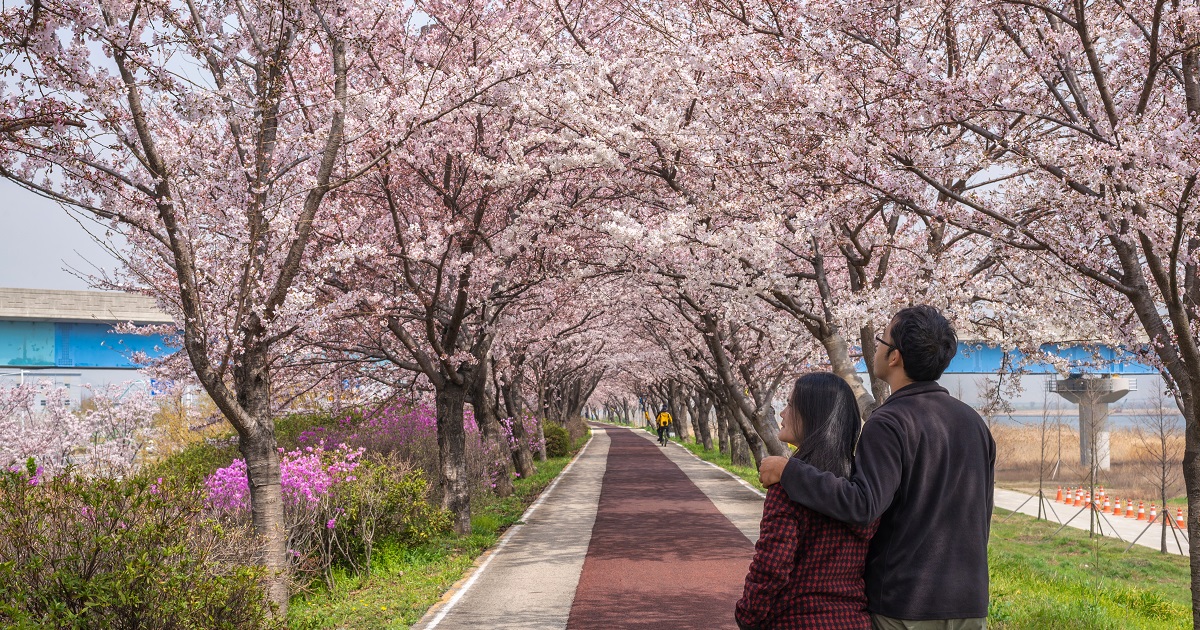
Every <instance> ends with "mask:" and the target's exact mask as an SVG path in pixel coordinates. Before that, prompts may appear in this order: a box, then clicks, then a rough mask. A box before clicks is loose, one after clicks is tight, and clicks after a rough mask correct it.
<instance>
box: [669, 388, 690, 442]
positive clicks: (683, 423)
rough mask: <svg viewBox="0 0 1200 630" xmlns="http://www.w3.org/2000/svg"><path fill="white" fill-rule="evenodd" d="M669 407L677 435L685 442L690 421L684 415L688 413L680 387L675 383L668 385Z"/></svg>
mask: <svg viewBox="0 0 1200 630" xmlns="http://www.w3.org/2000/svg"><path fill="white" fill-rule="evenodd" d="M667 407H668V408H669V409H670V412H671V421H672V422H671V424H673V425H674V426H673V427H672V429H673V430H674V431H675V435H676V436H677V437H678V438H679V441H680V442H683V441H685V440H686V439H687V437H688V422H687V420H686V419H685V418H683V417H682V416H683V415H684V414H686V413H687V410H686V409H685V408H684V406H683V404H682V401H681V400H680V397H679V387H678V386H677V385H676V384H675V383H674V382H672V383H670V385H668V386H667Z"/></svg>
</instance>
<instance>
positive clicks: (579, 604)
mask: <svg viewBox="0 0 1200 630" xmlns="http://www.w3.org/2000/svg"><path fill="white" fill-rule="evenodd" d="M592 432H593V437H592V439H591V441H590V442H589V443H588V444H587V446H585V447H584V449H583V450H582V451H581V452H580V454H579V455H578V456H577V457H576V459H575V461H573V462H572V463H571V464H570V466H568V468H567V469H565V470H564V471H563V473H562V475H560V476H559V478H558V480H556V481H555V482H554V484H553V485H551V486H550V487H549V488H547V489H546V491H545V492H544V493H543V494H542V497H541V498H539V499H538V501H537V502H536V503H534V504H533V505H532V506H530V508H529V510H528V511H527V512H526V513H525V515H524V517H523V518H522V521H523V524H522V525H519V526H517V527H514V528H512V529H511V530H509V532H508V533H507V534H506V535H505V536H504V537H503V538H502V539H501V541H500V543H499V544H498V545H497V546H496V547H495V548H494V549H493V550H492V551H491V552H489V553H487V554H485V555H484V556H483V557H481V558H480V560H479V562H478V565H477V568H476V569H474V570H473V571H472V572H471V573H469V574H468V575H467V576H466V577H464V578H463V580H462V581H460V582H459V584H457V585H455V586H454V587H453V588H452V589H451V590H450V592H449V593H447V594H446V597H444V598H443V600H442V602H441V603H440V604H438V605H437V606H435V607H434V608H432V609H430V611H429V612H428V613H427V614H426V615H425V617H424V618H423V619H422V620H421V621H420V622H419V623H417V624H416V625H415V626H413V627H414V628H420V629H422V630H432V629H434V628H437V629H439V630H452V629H453V630H460V629H462V630H465V629H468V628H470V629H471V630H477V629H478V628H527V629H542V628H545V629H551V628H553V629H556V630H560V629H564V628H570V629H572V630H574V629H592V628H679V629H687V628H736V627H737V624H736V623H735V622H734V621H733V605H734V603H735V602H736V601H737V599H738V598H739V597H741V593H742V585H743V582H744V580H745V577H746V570H747V568H748V567H749V566H750V559H751V558H752V556H753V555H754V541H755V540H757V539H758V522H759V518H760V517H761V516H762V500H763V497H762V495H761V493H759V492H758V491H757V490H754V489H753V488H752V487H750V486H749V485H747V484H745V483H744V482H742V481H741V480H739V479H734V478H733V477H732V476H730V475H729V474H728V473H726V472H725V471H723V470H721V469H719V468H717V467H715V466H712V465H710V464H707V463H705V462H702V461H700V460H699V459H697V458H696V457H694V456H692V455H691V453H689V452H687V451H686V450H685V449H683V448H682V447H680V446H679V445H677V444H674V443H672V444H670V445H669V446H667V447H665V448H663V447H659V446H658V444H657V443H656V442H654V437H653V436H651V435H650V434H648V433H646V432H645V431H639V430H630V429H625V428H620V427H613V426H607V425H593V428H592ZM681 584H687V585H689V587H688V589H687V590H681V589H680V588H679V585H681ZM664 587H666V589H665V590H664Z"/></svg>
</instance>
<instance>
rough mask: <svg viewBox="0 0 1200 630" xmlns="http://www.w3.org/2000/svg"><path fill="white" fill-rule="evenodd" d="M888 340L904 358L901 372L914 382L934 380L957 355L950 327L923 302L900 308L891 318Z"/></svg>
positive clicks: (956, 342)
mask: <svg viewBox="0 0 1200 630" xmlns="http://www.w3.org/2000/svg"><path fill="white" fill-rule="evenodd" d="M892 343H894V344H895V345H896V348H897V350H898V351H899V352H900V354H901V355H902V356H903V357H904V372H905V373H906V374H908V377H909V378H911V379H912V380H914V381H936V380H938V379H939V378H941V376H942V372H945V371H946V368H947V367H948V366H949V365H950V360H951V359H953V358H954V355H955V354H958V336H957V335H956V334H955V333H954V327H953V326H951V325H950V322H949V321H947V320H946V318H945V317H944V316H942V314H941V313H940V312H938V310H937V309H936V308H933V307H932V306H928V305H925V304H920V305H917V306H910V307H908V308H905V309H901V310H900V312H898V313H896V316H895V317H893V318H892Z"/></svg>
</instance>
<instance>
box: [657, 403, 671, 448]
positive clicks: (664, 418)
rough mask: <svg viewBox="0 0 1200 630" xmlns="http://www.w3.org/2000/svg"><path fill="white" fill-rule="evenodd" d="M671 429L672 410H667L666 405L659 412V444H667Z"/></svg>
mask: <svg viewBox="0 0 1200 630" xmlns="http://www.w3.org/2000/svg"><path fill="white" fill-rule="evenodd" d="M670 430H671V412H669V411H667V408H666V407H663V408H662V411H660V412H658V445H659V446H666V445H667V436H668V435H670V433H669V431H670Z"/></svg>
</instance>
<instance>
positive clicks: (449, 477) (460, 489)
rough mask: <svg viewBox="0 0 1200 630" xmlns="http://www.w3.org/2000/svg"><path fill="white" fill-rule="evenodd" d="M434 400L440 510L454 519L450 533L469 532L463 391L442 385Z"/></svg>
mask: <svg viewBox="0 0 1200 630" xmlns="http://www.w3.org/2000/svg"><path fill="white" fill-rule="evenodd" d="M436 397H437V441H438V463H439V469H438V481H439V482H440V483H441V485H442V508H443V509H445V510H448V511H449V512H450V514H451V517H452V518H453V520H454V531H455V532H457V533H458V534H462V535H466V534H469V533H471V492H470V486H469V484H468V483H467V453H466V446H467V433H466V429H465V428H464V427H463V405H464V403H465V399H466V389H465V388H464V387H463V386H461V385H456V384H454V383H446V384H445V385H444V386H443V387H441V388H439V389H438V390H437V393H436Z"/></svg>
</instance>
